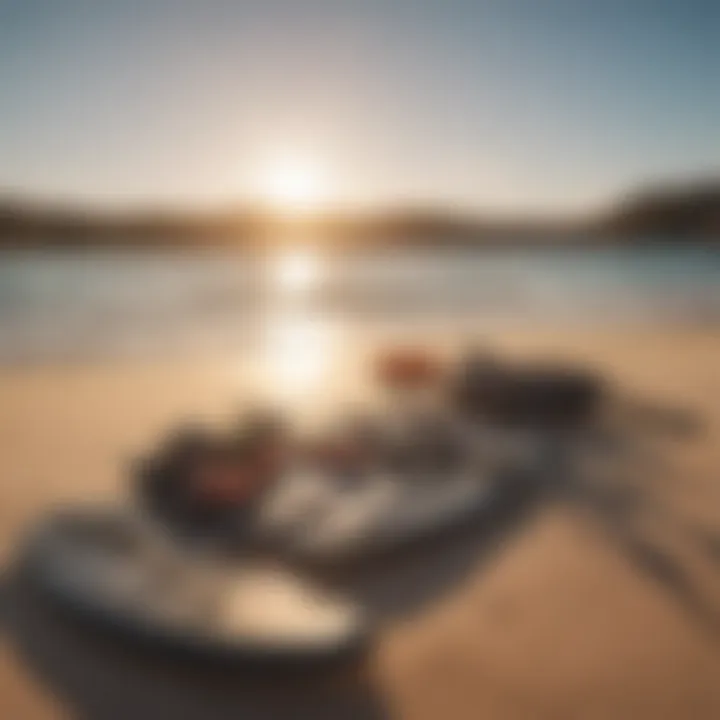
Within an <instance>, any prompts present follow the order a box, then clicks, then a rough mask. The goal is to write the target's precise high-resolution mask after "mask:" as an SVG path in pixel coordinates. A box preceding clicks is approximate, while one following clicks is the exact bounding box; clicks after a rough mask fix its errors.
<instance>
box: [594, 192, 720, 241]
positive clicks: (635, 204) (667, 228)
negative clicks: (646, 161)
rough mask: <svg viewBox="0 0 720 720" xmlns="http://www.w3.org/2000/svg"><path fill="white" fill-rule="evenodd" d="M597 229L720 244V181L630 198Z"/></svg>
mask: <svg viewBox="0 0 720 720" xmlns="http://www.w3.org/2000/svg"><path fill="white" fill-rule="evenodd" d="M598 229H600V230H602V231H605V232H609V233H612V234H622V235H629V236H644V237H647V238H653V237H654V238H657V239H659V240H662V239H665V238H673V237H697V238H713V239H716V240H720V179H718V180H714V181H707V182H702V183H693V184H683V185H668V186H663V187H657V188H654V189H651V190H647V191H644V192H641V193H638V194H635V195H632V196H630V197H629V198H628V199H627V200H626V201H625V202H623V203H622V204H621V205H620V206H619V207H618V208H617V209H616V210H615V211H613V212H612V213H610V214H609V216H608V217H605V218H602V219H601V220H600V222H599V223H598Z"/></svg>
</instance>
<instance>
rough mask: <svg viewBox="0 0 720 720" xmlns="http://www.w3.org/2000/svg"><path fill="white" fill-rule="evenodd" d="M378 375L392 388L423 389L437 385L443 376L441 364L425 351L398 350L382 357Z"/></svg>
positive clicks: (378, 363)
mask: <svg viewBox="0 0 720 720" xmlns="http://www.w3.org/2000/svg"><path fill="white" fill-rule="evenodd" d="M376 374H377V377H378V378H379V380H380V381H381V382H382V383H384V384H385V385H389V386H392V387H405V388H411V387H423V386H427V385H432V384H434V383H436V382H437V381H438V380H439V379H440V377H441V376H442V375H443V367H442V364H441V362H440V361H439V360H438V359H437V358H436V357H434V356H433V355H431V354H430V353H428V352H426V351H424V350H418V349H411V348H407V349H397V350H391V351H390V352H387V353H385V354H384V355H381V356H380V357H379V358H378V360H377V367H376Z"/></svg>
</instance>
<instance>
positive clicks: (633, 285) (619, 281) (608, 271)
mask: <svg viewBox="0 0 720 720" xmlns="http://www.w3.org/2000/svg"><path fill="white" fill-rule="evenodd" d="M658 321H661V322H666V321H671V322H677V323H686V322H687V323H705V324H709V323H717V322H718V321H720V251H718V250H713V249H711V248H708V247H683V248H668V247H656V248H637V249H631V250H621V249H598V250H592V251H582V250H578V251H572V250H551V251H526V250H523V251H519V250H518V251H457V252H450V251H445V252H428V251H420V252H418V251H413V252H409V251H408V252H401V253H394V254H373V255H365V256H361V257H357V256H355V257H346V258H333V259H329V258H322V257H319V256H317V255H314V254H313V253H312V252H311V251H308V250H305V251H299V250H298V251H293V252H287V253H286V254H284V255H278V256H275V257H273V258H269V259H265V260H260V259H257V258H255V259H252V258H248V257H243V256H240V255H231V254H206V255H183V254H179V253H176V252H171V251H168V252H158V253H153V254H147V253H143V254H130V253H113V254H108V253H95V254H92V253H91V254H87V253H86V254H73V253H66V254H41V253H30V252H26V253H8V254H4V255H0V361H24V360H29V359H32V360H44V359H56V358H64V359H69V358H84V357H91V356H96V355H98V356H108V355H110V356H115V355H141V356H146V355H153V356H163V355H169V354H172V355H178V354H197V353H201V354H202V353H222V352H225V351H233V352H235V351H237V350H239V349H242V348H244V347H248V346H249V344H252V343H256V342H271V343H272V342H275V343H279V344H280V350H279V352H280V354H283V353H285V352H286V354H290V355H292V354H293V353H296V352H297V350H298V349H299V348H300V349H301V348H302V347H304V346H307V345H309V344H316V345H317V344H318V343H321V342H322V338H323V337H324V335H325V334H327V332H328V328H334V329H335V330H338V329H340V330H343V331H358V332H360V331H378V332H385V333H389V334H390V335H393V334H402V333H404V332H408V331H410V330H412V331H414V332H420V333H422V331H423V330H425V329H427V330H430V329H432V330H436V329H438V328H442V329H452V328H456V327H457V328H458V329H461V330H472V331H477V332H481V331H482V330H483V329H487V328H492V327H497V326H498V325H501V326H503V327H505V326H511V325H512V324H517V325H520V326H528V325H532V326H542V325H548V326H557V325H573V326H577V325H588V324H597V323H603V324H607V323H610V324H627V323H653V322H658ZM283 343H285V345H283Z"/></svg>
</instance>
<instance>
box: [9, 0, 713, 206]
mask: <svg viewBox="0 0 720 720" xmlns="http://www.w3.org/2000/svg"><path fill="white" fill-rule="evenodd" d="M295 157H302V158H306V159H308V158H309V159H310V162H312V163H315V164H316V165H317V166H319V167H322V168H323V169H324V170H323V172H324V173H325V175H326V178H327V180H326V183H327V185H328V187H327V189H326V190H327V195H328V203H329V204H332V205H337V206H363V207H364V206H387V205H397V204H401V205H416V204H431V205H434V206H448V207H458V208H463V209H477V210H494V211H502V212H505V211H518V212H535V213H543V212H549V213H555V212H558V211H562V212H575V211H584V210H585V209H587V208H593V207H596V206H602V205H603V204H605V203H607V202H611V201H612V200H613V198H616V197H618V196H619V195H622V194H623V193H624V192H625V191H628V190H632V189H633V188H635V187H636V186H642V185H643V184H645V183H648V182H654V181H657V180H666V179H669V180H673V179H684V178H691V177H696V176H700V177H701V176H707V175H708V174H711V173H712V172H713V171H714V170H718V169H720V2H717V0H706V1H701V0H433V1H423V0H0V192H2V191H4V192H12V193H15V194H18V193H21V194H24V195H29V196H37V197H41V198H60V199H68V200H72V201H78V202H84V203H92V204H96V205H98V206H105V205H116V204H123V205H124V204H130V205H132V204H134V203H161V204H181V205H205V204H214V203H225V202H243V201H246V200H248V199H254V198H255V196H256V195H257V193H258V192H259V189H258V183H259V180H258V178H259V177H260V176H261V175H262V172H263V168H264V166H266V165H267V164H268V163H269V162H271V161H272V162H280V163H282V162H283V158H295Z"/></svg>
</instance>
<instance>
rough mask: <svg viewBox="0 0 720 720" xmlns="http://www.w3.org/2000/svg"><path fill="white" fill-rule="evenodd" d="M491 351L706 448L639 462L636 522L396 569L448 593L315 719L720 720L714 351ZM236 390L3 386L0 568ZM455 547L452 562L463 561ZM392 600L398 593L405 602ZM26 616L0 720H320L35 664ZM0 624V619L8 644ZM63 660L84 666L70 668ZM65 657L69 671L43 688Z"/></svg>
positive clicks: (121, 665) (54, 633) (169, 376)
mask: <svg viewBox="0 0 720 720" xmlns="http://www.w3.org/2000/svg"><path fill="white" fill-rule="evenodd" d="M491 339H492V340H494V341H497V343H498V345H499V347H500V348H502V349H506V350H508V351H510V352H517V353H518V354H521V353H525V352H540V353H542V354H545V355H548V354H553V355H562V356H563V357H570V358H573V359H578V360H582V361H588V362H591V363H592V364H594V365H596V366H598V367H599V368H600V369H601V370H603V371H605V372H607V373H608V374H610V375H611V376H613V377H614V378H616V380H617V382H618V383H620V384H621V385H622V386H623V387H624V388H626V389H627V390H628V392H632V393H635V394H638V395H640V396H645V397H648V398H651V399H654V400H657V401H659V402H662V403H664V404H667V405H668V406H673V407H680V408H686V409H689V410H693V411H695V412H697V413H699V414H700V416H701V417H702V420H703V428H702V430H701V432H700V433H699V434H698V436H697V437H693V438H691V439H688V440H685V441H682V442H681V441H680V440H674V439H673V440H671V439H668V440H664V441H662V442H659V443H658V444H657V446H653V449H652V452H651V453H650V455H651V457H652V458H654V460H648V461H647V463H646V464H644V465H642V466H641V467H640V470H639V472H640V480H639V483H640V485H639V487H640V488H641V491H642V494H641V499H642V501H641V502H640V505H641V507H640V508H639V509H638V508H635V509H634V510H633V511H632V512H630V511H627V512H625V511H622V510H618V508H615V507H613V505H612V502H608V503H605V504H603V502H600V501H599V500H601V499H598V498H593V497H579V498H575V499H567V500H565V501H562V502H553V503H545V504H543V505H540V506H538V507H536V508H534V509H533V512H531V513H529V514H528V515H527V516H526V517H523V519H522V521H518V522H516V523H514V524H513V525H512V526H510V527H508V528H505V530H504V531H503V533H502V535H498V536H496V537H494V543H493V544H492V546H491V547H490V549H488V548H487V547H482V548H480V545H479V544H477V547H475V548H474V549H473V550H472V552H471V551H469V550H468V549H467V548H468V547H469V546H468V545H467V543H466V542H465V541H464V540H463V541H462V542H461V541H460V540H458V541H457V543H456V544H455V546H453V547H452V548H451V547H450V546H448V547H447V548H444V547H441V546H440V545H438V547H437V548H435V549H434V553H435V556H434V558H432V559H429V558H428V557H423V556H419V557H415V558H414V559H413V560H407V562H406V564H405V566H404V568H403V571H404V572H408V573H410V572H411V571H412V572H416V573H417V574H418V575H420V574H423V573H424V574H425V575H426V576H427V577H431V578H432V577H434V576H439V575H440V574H442V573H443V572H445V575H446V577H444V578H443V580H442V582H440V581H439V580H438V581H437V582H436V583H435V585H436V586H437V587H435V588H434V591H433V592H432V593H430V594H429V596H428V598H426V601H424V602H422V603H415V604H414V605H413V604H412V603H406V604H405V606H404V607H405V610H406V611H405V612H396V613H394V614H393V616H392V621H388V623H387V629H386V630H385V631H384V632H383V633H382V635H381V638H380V641H379V643H378V646H377V648H376V649H375V650H374V651H373V652H372V654H371V657H370V658H369V659H368V661H367V663H366V665H365V666H364V667H363V668H362V673H361V674H362V676H363V678H364V684H363V690H362V693H361V695H362V698H360V696H359V695H357V694H356V696H355V700H353V701H352V702H353V704H352V706H350V705H348V706H342V707H343V708H344V709H343V710H337V709H336V711H335V712H334V714H332V712H331V708H332V707H336V706H334V705H332V704H331V703H329V702H325V701H323V703H324V704H323V707H324V709H325V711H326V712H327V713H330V714H329V715H328V717H339V716H343V717H358V718H361V717H383V716H386V717H397V718H410V719H413V720H415V719H416V718H417V719H422V718H433V719H435V718H452V719H453V720H455V719H461V718H472V719H476V718H485V717H487V718H493V720H525V719H527V718H533V720H536V719H537V720H543V719H545V718H547V719H548V720H551V719H552V720H563V719H565V718H583V719H585V718H587V719H588V720H595V719H597V720H600V719H605V718H612V719H613V720H620V719H624V718H627V719H628V720H644V719H645V718H647V719H648V720H650V719H652V720H659V719H661V718H668V719H673V720H675V719H677V720H681V719H683V720H684V719H685V718H694V719H705V718H708V719H710V718H716V717H720V683H719V682H718V678H719V677H720V472H719V471H720V443H718V439H719V437H720V435H719V432H720V430H719V427H720V372H718V367H719V366H720V334H718V333H715V332H712V331H709V330H702V331H700V330H687V331H679V330H673V331H669V330H668V331H659V330H652V331H651V330H643V331H623V332H615V333H610V332H602V333H594V334H590V333H570V332H565V333H560V332H558V333H555V334H551V333H543V334H540V333H514V334H512V335H510V334H508V335H507V336H502V335H498V337H497V338H491ZM347 355H348V357H350V358H351V359H352V362H351V361H349V360H348V359H347V358H344V359H342V360H341V361H340V362H338V364H337V365H336V366H335V367H333V368H332V369H331V370H329V373H328V375H327V378H326V382H325V383H324V387H325V388H326V392H325V393H324V395H323V397H319V396H318V397H315V398H314V399H313V402H312V404H313V405H314V406H315V409H317V407H318V406H324V405H327V406H330V405H331V404H332V401H333V398H335V397H337V394H338V393H345V394H346V396H347V397H356V398H359V397H361V396H362V394H363V392H364V389H363V384H362V382H360V381H358V380H357V377H358V372H359V371H358V368H359V366H360V365H361V364H362V357H363V354H362V353H353V352H348V354H347ZM247 369H248V368H245V367H242V366H241V364H239V363H238V364H232V363H227V362H222V363H221V362H218V363H202V364H195V365H193V366H188V365H182V364H173V363H164V364H149V365H137V364H136V365H131V364H124V365H118V364H115V365H112V364H105V365H100V364H96V365H93V366H80V365H75V366H65V367H60V366H57V367H37V368H29V367H25V368H8V369H5V370H3V371H2V372H0V398H2V404H0V447H1V448H2V453H1V454H0V470H1V471H2V477H3V482H2V485H0V493H1V494H2V495H1V497H0V548H1V549H2V553H3V558H4V560H5V562H9V561H10V559H11V558H12V553H13V548H14V546H15V545H16V543H17V540H18V538H19V537H20V536H21V533H22V530H23V528H24V527H25V526H26V524H27V523H28V522H29V521H31V519H32V518H33V517H35V516H36V515H37V514H38V513H41V512H42V511H43V510H44V509H46V508H48V507H52V506H54V505H56V504H58V503H62V502H73V501H77V500H84V501H94V500H101V499H107V498H115V497H117V496H118V495H122V494H123V493H125V488H124V480H125V468H126V462H127V461H128V460H129V459H130V458H131V457H132V456H133V455H134V454H135V453H136V452H138V451H139V450H140V449H142V448H143V447H146V446H147V445H148V444H150V443H151V442H152V441H153V439H154V438H155V437H156V436H157V433H158V432H159V431H160V430H161V429H162V428H164V427H167V426H168V425H169V424H172V423H173V422H175V421H176V420H177V419H178V417H183V416H185V417H187V416H194V415H199V416H203V417H208V418H215V419H222V418H223V417H227V416H228V415H229V414H231V413H232V412H233V411H234V410H235V409H236V408H237V407H239V406H241V405H242V404H243V403H246V402H247V401H248V398H254V397H255V395H256V392H257V382H258V380H257V377H256V376H253V374H252V373H249V372H246V370H247ZM611 500H612V498H611ZM499 538H502V539H499ZM458 543H460V544H462V543H465V544H464V545H463V547H464V548H465V549H464V550H463V552H462V553H461V552H460V549H459V548H460V545H459V544H458ZM446 551H447V554H444V553H446ZM463 553H464V554H463ZM461 555H462V562H461V560H460V558H461ZM413 563H414V569H413V568H411V567H410V565H412V564H413ZM451 566H452V567H453V568H454V570H456V572H453V573H450V572H449V571H448V568H450V567H451ZM390 574H392V573H390ZM400 575H401V573H400ZM378 582H379V581H378ZM404 584H405V591H406V592H410V591H412V589H413V588H414V585H413V584H412V583H411V582H407V583H404ZM418 587H419V583H418ZM393 592H394V591H393V590H388V589H387V588H386V589H385V594H386V595H387V594H388V593H389V594H390V595H392V594H393ZM398 592H399V590H398ZM411 605H412V609H410V606H411ZM31 615H32V614H31V613H30V614H26V617H24V619H23V620H22V622H20V621H17V622H18V625H19V626H20V625H22V624H23V623H25V626H23V627H24V630H22V631H20V632H18V631H17V628H16V631H15V632H8V633H6V637H5V638H4V640H3V645H2V653H1V654H0V716H2V717H8V718H18V719H23V720H25V719H26V718H27V719H28V720H34V719H35V718H38V719H40V718H42V719H44V718H55V717H64V716H68V717H82V718H90V719H91V720H95V719H96V718H103V719H104V718H114V717H118V718H119V717H131V716H132V717H138V718H144V717H165V716H167V717H181V718H188V719H190V718H195V717H198V718H200V717H208V718H224V717H239V716H240V715H238V712H239V708H240V707H241V706H242V712H243V717H276V718H282V717H285V716H287V717H313V718H314V717H319V716H320V715H319V713H318V712H317V707H315V709H314V710H313V709H311V705H310V704H308V706H307V708H304V706H303V704H302V703H303V700H302V694H300V695H298V696H297V697H300V698H301V699H296V700H294V701H293V706H292V707H291V708H289V710H287V713H286V714H285V715H283V714H282V713H284V712H285V710H283V711H282V712H281V711H280V710H279V709H276V710H275V711H274V712H270V711H269V710H267V708H266V707H265V706H264V705H263V702H264V701H263V700H262V697H260V696H258V697H255V698H254V700H253V703H252V707H251V708H250V709H248V708H249V707H250V706H248V705H247V704H245V705H242V703H241V701H240V699H239V695H238V694H237V693H240V694H242V693H245V695H243V698H245V699H247V692H246V690H242V689H240V690H238V689H237V684H238V680H237V678H235V679H233V680H229V681H227V682H226V683H225V684H224V685H223V686H222V687H221V688H215V690H213V691H212V692H211V693H210V695H208V692H210V691H208V690H207V689H206V690H205V691H203V692H200V691H197V692H195V691H194V690H193V689H192V685H193V679H192V677H187V676H183V678H181V680H177V678H176V677H175V676H174V675H173V672H171V671H169V670H168V671H167V672H165V673H158V674H157V675H153V673H154V672H155V670H154V669H153V668H152V667H150V668H148V667H147V666H143V665H142V661H140V660H139V659H130V660H128V658H127V657H123V658H122V659H121V660H119V659H118V658H116V657H114V658H110V657H109V656H108V653H107V652H105V650H103V649H102V648H97V647H95V646H94V644H93V643H94V641H92V642H91V641H89V640H83V639H82V638H79V637H78V636H75V635H74V634H72V633H71V635H67V634H66V631H65V630H64V629H62V628H60V627H55V626H54V625H52V624H46V625H43V626H42V629H41V630H40V631H39V632H38V633H36V635H38V636H39V637H37V638H36V642H35V644H34V645H33V643H32V642H28V643H25V642H24V641H23V637H22V632H24V631H25V630H27V629H28V628H29V627H30V626H31V625H32V624H33V623H35V622H36V621H37V623H39V624H40V625H42V623H46V622H48V623H49V622H50V621H48V620H47V619H42V618H39V616H38V617H35V616H31ZM17 617H18V616H14V615H13V614H12V613H8V612H6V613H5V617H4V622H5V625H6V626H7V625H8V624H9V623H15V622H16V618H17ZM33 617H34V619H33ZM67 632H69V631H67ZM71 642H74V643H76V644H77V643H79V645H80V646H81V647H78V648H76V649H75V650H73V652H74V653H75V655H72V654H71V653H70V650H69V643H71ZM43 643H45V645H43ZM53 643H54V646H53V647H54V648H55V649H54V650H52V648H51V647H50V646H51V645H53ZM64 647H65V648H67V649H68V656H69V657H71V658H74V659H73V662H74V663H75V668H76V669H75V671H73V668H72V667H65V668H62V667H61V666H62V665H63V653H64V650H63V648H64ZM33 648H34V649H33ZM43 648H44V649H43ZM110 655H112V652H110ZM69 664H71V663H69V662H66V663H65V665H69ZM83 668H84V669H83ZM86 671H87V672H86ZM73 672H75V675H73V674H72V673H73ZM123 673H125V675H123ZM90 675H92V678H90ZM93 686H94V690H93ZM205 687H206V688H207V685H206V686H205ZM99 688H101V689H102V693H100V690H99ZM233 688H234V689H233ZM248 692H249V691H248ZM84 693H87V694H88V697H89V699H87V701H85V698H84V697H83V694H84ZM113 693H114V694H115V696H114V697H113ZM99 694H101V695H102V696H103V697H105V698H106V700H104V701H101V700H100V699H98V698H99ZM208 697H212V698H214V699H213V700H212V701H211V702H209V704H208ZM293 697H296V696H295V695H293ZM243 702H244V700H243ZM308 703H310V701H309V700H308ZM337 707H340V706H337ZM350 707H352V710H350V709H349V708H350ZM63 713H66V715H63ZM163 713H166V714H163ZM338 713H340V714H338ZM353 713H354V714H353Z"/></svg>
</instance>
